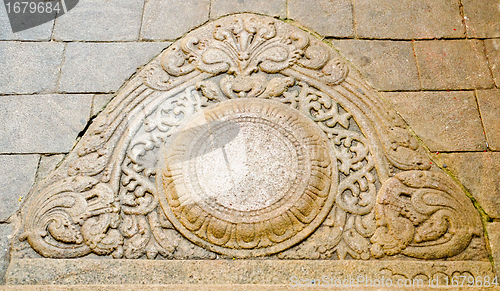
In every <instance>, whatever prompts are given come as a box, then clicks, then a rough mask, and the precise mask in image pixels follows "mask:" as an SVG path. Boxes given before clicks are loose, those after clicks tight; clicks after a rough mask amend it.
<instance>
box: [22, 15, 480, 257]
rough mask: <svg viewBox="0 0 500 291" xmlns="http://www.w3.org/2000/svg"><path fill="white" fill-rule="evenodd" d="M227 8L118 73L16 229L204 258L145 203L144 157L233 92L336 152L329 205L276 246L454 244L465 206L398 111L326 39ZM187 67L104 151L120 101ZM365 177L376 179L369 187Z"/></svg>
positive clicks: (118, 251) (368, 248) (463, 240)
mask: <svg viewBox="0 0 500 291" xmlns="http://www.w3.org/2000/svg"><path fill="white" fill-rule="evenodd" d="M231 19H232V21H229V20H223V21H219V22H218V23H217V24H215V25H214V26H213V30H212V34H211V35H210V34H209V35H208V36H205V35H203V34H199V35H197V34H196V33H194V34H191V35H188V36H187V37H186V38H184V39H182V40H180V41H179V42H177V43H175V44H173V45H172V47H171V48H169V49H168V50H166V51H165V52H164V53H162V54H161V55H160V57H159V58H157V59H156V60H155V61H153V62H151V63H150V64H149V65H148V66H147V67H146V68H145V69H144V70H143V71H142V73H141V74H140V75H139V76H138V77H136V78H135V79H133V80H132V81H130V83H129V84H128V86H127V87H126V88H125V89H123V91H122V92H121V95H119V96H121V97H120V98H115V100H114V101H113V102H112V103H111V104H110V105H109V106H108V107H107V108H106V110H105V111H104V112H103V113H101V114H100V115H99V117H98V118H97V119H96V121H95V122H94V123H93V124H92V126H91V127H90V129H89V131H88V132H87V133H86V134H85V136H84V137H83V138H82V140H81V141H80V143H79V145H78V146H77V147H76V148H75V151H74V153H72V154H71V155H70V158H69V159H68V160H69V162H68V165H67V166H66V167H61V168H60V169H59V170H58V171H59V172H57V173H56V174H54V175H53V176H52V178H51V179H52V180H50V179H49V181H50V183H46V184H43V185H42V186H43V187H39V188H37V189H35V190H34V193H33V194H32V196H31V197H30V199H29V200H28V202H27V203H26V205H27V206H26V207H24V208H23V210H22V213H21V214H22V215H23V221H24V223H23V233H22V234H20V236H19V238H20V239H21V240H25V239H27V240H28V242H29V244H30V245H31V247H32V248H33V249H35V250H36V251H37V252H38V253H39V254H41V255H42V256H46V257H55V258H68V257H80V256H84V255H87V254H89V253H91V252H93V253H95V254H98V255H112V256H113V257H115V258H121V257H125V258H139V257H143V256H147V257H148V258H155V257H156V256H157V255H158V254H160V255H162V256H164V257H166V258H172V257H174V256H175V254H176V253H182V252H184V253H183V254H185V256H187V257H192V258H196V257H199V258H214V254H213V253H210V252H208V251H205V250H203V249H201V248H196V247H194V248H193V247H187V248H186V247H185V244H186V243H185V242H184V241H185V240H184V239H183V238H181V237H180V236H179V234H178V233H177V232H176V231H175V229H174V228H173V226H172V224H171V223H170V222H169V221H168V219H167V218H166V217H165V216H164V214H163V213H162V211H161V210H160V208H159V207H158V198H157V193H156V186H155V182H154V181H155V174H156V173H155V166H156V164H155V162H156V161H155V160H154V159H148V152H151V151H155V150H156V151H158V150H161V148H162V145H163V144H165V142H166V141H167V140H168V139H169V137H171V135H172V134H175V132H176V128H177V127H178V126H179V125H181V124H182V122H183V120H184V119H185V118H188V117H189V116H191V115H193V114H194V113H195V112H197V111H199V110H200V109H202V108H203V107H206V106H208V105H210V104H214V103H217V102H221V101H224V100H228V99H234V98H269V99H275V100H279V101H280V102H282V103H284V104H288V105H289V106H291V107H292V108H295V109H297V110H299V111H301V112H302V113H304V114H306V115H307V116H308V117H310V118H311V119H312V120H313V121H315V122H316V123H317V125H318V126H319V127H320V128H321V129H322V130H323V131H324V132H325V133H326V135H327V136H328V138H329V142H330V144H331V150H332V151H333V152H334V156H335V157H336V159H337V162H338V170H339V180H340V184H339V189H338V193H337V196H336V202H335V206H334V208H333V209H332V211H331V213H330V215H329V216H328V218H327V219H326V220H325V221H324V223H323V224H322V226H320V228H319V229H318V230H317V231H316V232H315V233H314V234H313V235H312V236H311V237H310V238H308V239H307V240H306V241H305V242H303V243H302V244H299V245H298V246H296V247H294V248H293V249H291V250H290V251H285V252H283V253H281V254H279V257H282V258H290V257H299V258H329V257H332V256H333V254H335V253H336V255H337V257H338V258H340V259H344V258H346V257H347V255H349V256H351V257H352V258H355V259H369V258H381V257H383V256H392V255H397V254H402V255H405V256H409V257H414V258H421V259H440V258H444V257H447V256H451V255H456V254H458V253H460V252H462V251H463V250H464V249H465V248H466V247H467V245H468V244H469V243H470V240H471V239H472V237H473V236H480V235H481V229H480V227H478V226H480V225H481V223H480V221H479V220H478V219H479V218H478V215H477V213H475V209H474V208H473V207H472V205H471V203H470V201H468V200H467V199H468V198H467V197H464V194H463V192H462V191H461V189H460V188H458V187H457V186H456V185H455V184H454V182H453V181H450V179H449V178H448V177H447V176H446V175H444V174H440V173H438V172H436V171H435V170H431V169H430V166H429V163H428V161H429V160H428V158H427V157H426V156H425V155H423V154H421V152H422V151H421V149H420V147H419V145H418V143H417V141H416V140H415V139H414V138H413V137H412V136H411V135H410V134H409V133H408V132H407V130H406V128H405V125H404V122H403V121H402V120H401V119H400V118H399V117H398V116H397V115H396V114H395V113H394V112H393V111H391V110H388V109H386V108H385V106H384V105H383V104H382V103H381V102H380V101H378V99H377V98H378V97H376V96H375V94H374V93H373V92H372V91H370V89H369V88H367V87H366V86H365V85H363V82H362V81H359V80H357V78H356V77H350V76H348V74H349V69H348V66H347V65H346V64H345V63H344V62H343V60H342V59H340V58H339V57H335V54H334V53H333V52H331V50H330V49H329V48H328V47H327V46H326V45H325V44H323V43H321V42H320V41H319V40H316V39H314V38H312V37H311V36H309V35H308V34H306V33H305V32H302V31H300V30H298V29H291V32H289V33H288V32H287V33H285V34H283V33H282V32H281V31H279V26H278V25H277V21H276V20H273V19H270V18H264V17H259V16H250V15H246V16H238V17H233V18H231ZM200 74H201V75H203V76H204V78H201V80H199V81H198V82H196V83H194V84H193V85H192V86H190V87H188V88H187V89H185V90H184V91H182V92H180V93H178V94H176V95H175V97H174V98H170V99H167V100H166V101H165V102H163V103H161V104H159V105H158V106H157V107H156V108H155V109H154V110H153V111H151V112H149V113H148V114H146V115H145V116H144V119H143V121H142V122H143V127H142V131H141V130H140V133H139V134H137V135H135V136H134V137H133V138H132V139H131V142H130V145H129V146H128V147H127V148H126V149H127V151H126V155H125V156H124V157H123V158H122V159H121V160H119V159H118V160H117V159H116V158H113V154H114V151H115V147H116V144H117V143H118V141H119V140H120V137H121V135H122V134H123V132H124V131H125V129H126V128H127V127H128V124H127V122H128V121H127V113H128V112H130V111H132V110H133V109H134V108H137V106H139V104H141V102H143V101H144V100H147V98H148V96H150V95H151V94H153V93H154V92H158V91H165V92H168V91H169V90H172V89H174V88H177V87H178V86H180V85H181V84H184V83H186V82H188V81H189V80H193V79H194V78H195V77H197V76H200ZM317 84H324V85H325V84H326V85H327V86H329V88H334V90H332V91H329V92H330V93H328V92H325V90H324V87H321V85H317ZM356 88H358V89H356ZM359 88H363V89H359ZM332 92H333V93H332ZM335 92H336V93H337V94H339V96H344V97H345V96H348V97H347V98H348V99H349V101H350V102H352V104H354V106H357V107H358V108H369V110H370V112H363V113H364V114H365V115H366V118H367V119H369V120H370V122H371V123H372V124H375V125H374V127H375V131H376V132H377V134H378V136H379V142H380V144H381V146H382V147H381V148H382V149H383V153H384V156H385V158H386V159H387V161H388V163H387V164H388V165H389V168H390V169H388V170H385V171H386V172H387V173H388V174H393V175H394V174H395V176H394V177H392V178H391V177H389V176H384V175H382V176H380V172H379V171H380V170H381V169H380V168H377V167H380V166H376V161H375V156H374V153H373V152H372V149H371V143H372V142H375V143H376V141H368V139H367V137H366V136H365V135H364V133H362V132H361V131H360V130H359V129H353V128H355V127H359V128H361V127H362V126H360V124H358V123H356V121H355V118H354V116H353V113H350V112H348V108H347V107H345V106H344V105H341V104H340V101H339V100H334V99H332V96H333V94H334V93H335ZM363 110H366V109H361V111H363ZM361 129H363V128H361ZM382 164H383V163H382ZM115 168H118V169H119V173H118V174H116V172H114V170H113V169H115ZM377 177H378V179H380V182H381V183H383V185H382V187H381V189H380V190H378V192H379V193H378V194H377V185H376V183H377ZM115 193H116V194H115ZM464 213H466V214H467V215H468V216H467V217H465V218H464V217H463V216H461V215H463V214H464ZM183 243H184V247H183V246H182V244H183ZM181 249H183V250H181ZM429 250H432V251H429Z"/></svg>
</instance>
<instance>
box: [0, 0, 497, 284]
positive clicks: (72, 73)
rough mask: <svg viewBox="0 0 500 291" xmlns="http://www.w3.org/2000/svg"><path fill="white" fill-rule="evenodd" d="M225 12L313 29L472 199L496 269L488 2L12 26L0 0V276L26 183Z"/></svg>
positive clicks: (349, 3) (276, 1)
mask: <svg viewBox="0 0 500 291" xmlns="http://www.w3.org/2000/svg"><path fill="white" fill-rule="evenodd" d="M238 12H253V13H258V14H264V15H269V16H273V17H279V18H281V19H286V20H287V21H289V22H290V23H292V24H296V25H300V26H302V27H304V28H306V29H308V30H309V31H311V32H313V33H317V35H319V36H320V37H321V38H322V39H323V40H324V41H325V42H327V43H329V44H331V45H332V46H333V47H334V48H335V49H337V50H338V51H339V53H340V54H341V55H343V56H344V57H345V58H346V59H347V60H348V61H349V62H350V63H351V64H352V65H353V66H354V67H355V68H357V69H358V70H359V71H360V73H361V74H362V75H363V76H364V78H366V80H367V81H368V82H369V83H370V84H371V85H372V86H373V87H374V88H375V89H377V90H379V91H380V92H382V94H383V96H384V97H385V98H386V101H387V102H388V103H390V104H391V106H393V107H394V109H395V110H396V111H397V112H398V113H399V114H400V115H401V116H402V118H403V119H404V120H405V121H406V122H407V124H408V125H409V127H410V128H411V130H412V131H413V132H414V133H415V134H416V135H417V136H418V137H419V138H420V140H421V141H422V142H423V143H424V144H425V145H426V147H427V148H428V150H429V151H430V152H432V153H433V158H434V161H435V163H436V164H437V165H438V166H439V167H442V168H444V169H445V170H447V171H449V174H450V175H452V176H453V177H455V178H456V179H457V180H458V181H460V182H461V184H462V185H463V186H464V188H465V189H466V190H467V191H468V193H469V194H470V195H471V196H472V197H473V198H474V199H475V201H477V203H476V207H477V208H479V210H480V211H481V213H482V214H483V220H484V223H485V226H486V229H487V235H488V238H489V245H490V248H491V251H492V257H493V259H494V260H495V262H497V266H498V265H500V225H499V223H500V214H499V209H500V208H499V207H500V205H499V203H500V182H499V181H500V174H499V173H500V153H499V151H500V16H499V15H500V1H498V0H447V1H435V0H423V1H417V0H404V1H401V0H398V1H395V0H390V1H382V0H307V1H299V0H288V1H285V0H238V1H234V0H201V1H198V0H184V1H173V0H119V1H118V0H112V1H106V2H102V1H95V0H80V1H79V3H78V5H77V6H76V8H74V9H73V10H71V11H70V12H69V13H68V14H66V15H63V16H62V17H60V18H57V19H56V20H55V21H52V22H49V23H46V24H43V25H40V26H37V27H35V28H32V29H29V30H26V31H22V32H19V33H12V31H11V30H10V26H9V24H8V18H7V15H6V11H5V7H4V6H3V5H0V65H1V66H0V67H1V69H0V124H1V126H0V198H1V201H2V205H0V246H1V249H0V282H2V280H3V279H2V278H3V274H4V273H5V270H6V266H7V265H8V247H7V245H8V243H7V241H8V240H9V237H8V235H6V234H7V233H9V232H10V231H11V228H12V224H10V222H12V219H13V216H12V215H13V214H14V213H15V212H16V211H17V209H18V207H19V205H20V204H21V203H22V202H23V199H24V197H26V195H27V194H28V192H29V190H30V188H31V187H32V185H33V183H34V182H35V180H40V179H43V177H44V176H45V175H47V173H48V172H49V171H50V170H51V169H53V168H55V167H56V165H57V164H58V163H59V161H60V160H61V159H62V157H63V155H64V154H65V153H68V152H69V151H70V150H71V149H72V147H73V146H74V145H75V142H76V140H77V138H78V137H81V136H82V134H83V132H82V131H83V130H84V129H85V128H86V126H87V123H88V122H89V121H91V118H92V117H93V116H95V115H96V114H97V113H98V112H99V111H100V110H101V109H102V108H103V107H104V106H105V105H106V104H107V102H108V101H109V100H110V99H111V98H112V96H113V93H115V92H117V90H118V89H119V88H120V86H121V85H122V84H123V83H124V82H125V81H126V80H127V79H129V78H130V77H131V76H132V75H133V74H134V72H136V70H137V69H138V68H140V67H141V66H143V65H145V64H147V63H148V62H149V61H150V60H151V59H153V58H154V57H155V56H156V55H158V54H159V53H160V52H161V51H162V50H163V49H164V48H165V47H168V46H169V45H170V44H171V43H172V42H174V41H175V40H176V39H179V38H180V37H182V36H183V35H185V34H186V33H187V32H188V31H190V30H191V29H194V28H196V27H198V26H200V25H202V24H204V23H206V22H208V21H212V20H214V19H217V18H219V17H221V16H224V15H227V14H232V13H238ZM9 218H10V219H9ZM496 270H497V272H498V271H500V268H498V267H496ZM497 274H498V273H497Z"/></svg>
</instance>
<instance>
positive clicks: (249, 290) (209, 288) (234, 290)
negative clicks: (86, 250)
mask: <svg viewBox="0 0 500 291" xmlns="http://www.w3.org/2000/svg"><path fill="white" fill-rule="evenodd" d="M305 279H307V278H305ZM347 282H348V281H345V283H347ZM374 282H375V283H373V282H372V283H371V284H372V285H373V286H377V281H374ZM396 282H397V281H396ZM401 283H402V286H404V281H401ZM395 284H396V283H395ZM410 284H413V282H410V281H407V285H410ZM416 284H417V282H415V285H416ZM304 285H306V286H305V287H292V286H290V284H281V285H278V284H273V285H265V284H252V285H248V284H168V285H145V284H135V285H131V284H127V285H106V284H102V285H43V286H41V285H37V286H30V285H25V286H19V285H16V286H3V288H2V290H6V291H10V290H15V291H45V290H47V291H72V290H75V291H87V290H89V291H114V290H120V291H135V290H138V289H145V288H147V289H148V290H151V291H163V290H169V291H216V290H228V291H261V290H268V291H309V290H311V289H312V288H314V287H313V286H312V285H311V284H304ZM368 285H369V284H368ZM339 286H342V284H339ZM347 286H348V287H321V290H324V291H351V290H356V291H365V290H366V291H381V290H389V289H388V288H385V289H384V288H381V287H365V286H360V287H351V286H349V285H347ZM390 290H393V291H431V290H450V288H449V287H444V284H439V287H429V286H426V287H421V286H420V287H391V288H390ZM453 290H454V291H476V290H478V288H477V287H453ZM481 290H487V291H490V290H492V291H493V290H498V288H497V287H481Z"/></svg>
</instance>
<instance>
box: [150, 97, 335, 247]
mask: <svg viewBox="0 0 500 291" xmlns="http://www.w3.org/2000/svg"><path fill="white" fill-rule="evenodd" d="M167 148H168V149H167V150H166V151H165V160H164V162H165V164H164V165H163V170H162V172H161V174H160V175H159V177H158V179H157V180H158V188H159V193H160V201H161V203H162V207H163V209H164V211H165V214H166V215H167V217H168V218H169V220H170V221H171V222H172V224H173V225H174V227H175V228H176V229H178V230H179V232H181V233H182V234H183V235H184V236H185V237H187V238H188V239H189V240H191V241H192V242H194V243H196V244H198V245H200V246H202V247H205V248H207V249H209V250H212V251H215V252H218V253H222V254H226V255H230V256H235V257H249V256H261V255H268V254H272V253H276V252H279V251H282V250H284V249H286V248H288V247H291V246H292V245H294V244H296V243H298V242H300V241H301V240H303V239H304V238H305V237H307V236H308V235H309V234H311V233H312V232H313V231H314V230H315V228H316V227H317V226H319V224H320V223H321V222H322V221H323V220H324V218H325V217H326V215H327V214H328V212H329V211H330V209H331V207H332V204H333V199H334V195H333V194H331V193H336V191H334V190H333V189H334V188H336V184H335V183H336V180H335V178H332V173H333V172H334V169H333V167H334V163H332V158H331V157H330V152H329V148H328V146H327V143H326V137H325V136H324V133H323V132H322V131H321V130H320V129H319V128H318V126H317V125H316V124H315V123H314V122H313V121H312V120H311V119H309V118H307V117H306V116H305V115H303V114H301V113H300V112H298V111H297V110H295V109H293V108H290V107H288V106H286V105H284V104H282V103H280V102H276V101H270V100H258V99H238V100H230V101H225V102H222V103H219V104H217V105H216V106H214V107H209V108H207V109H204V110H203V111H202V112H199V113H198V114H197V115H195V117H194V118H192V119H191V120H190V122H189V123H188V124H186V125H185V126H184V127H183V128H182V130H180V131H179V133H177V134H175V135H174V136H173V137H172V138H171V142H169V144H167ZM335 190H336V189H335Z"/></svg>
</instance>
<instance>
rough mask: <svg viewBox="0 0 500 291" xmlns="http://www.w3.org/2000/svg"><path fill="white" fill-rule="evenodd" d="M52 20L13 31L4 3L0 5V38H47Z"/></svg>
mask: <svg viewBox="0 0 500 291" xmlns="http://www.w3.org/2000/svg"><path fill="white" fill-rule="evenodd" d="M53 26H54V21H49V22H47V23H44V24H42V25H39V26H35V27H33V28H30V29H27V30H23V31H19V32H17V33H13V32H12V29H11V26H10V22H9V17H8V15H7V10H6V8H5V5H0V40H49V39H50V37H51V35H52V27H53Z"/></svg>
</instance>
